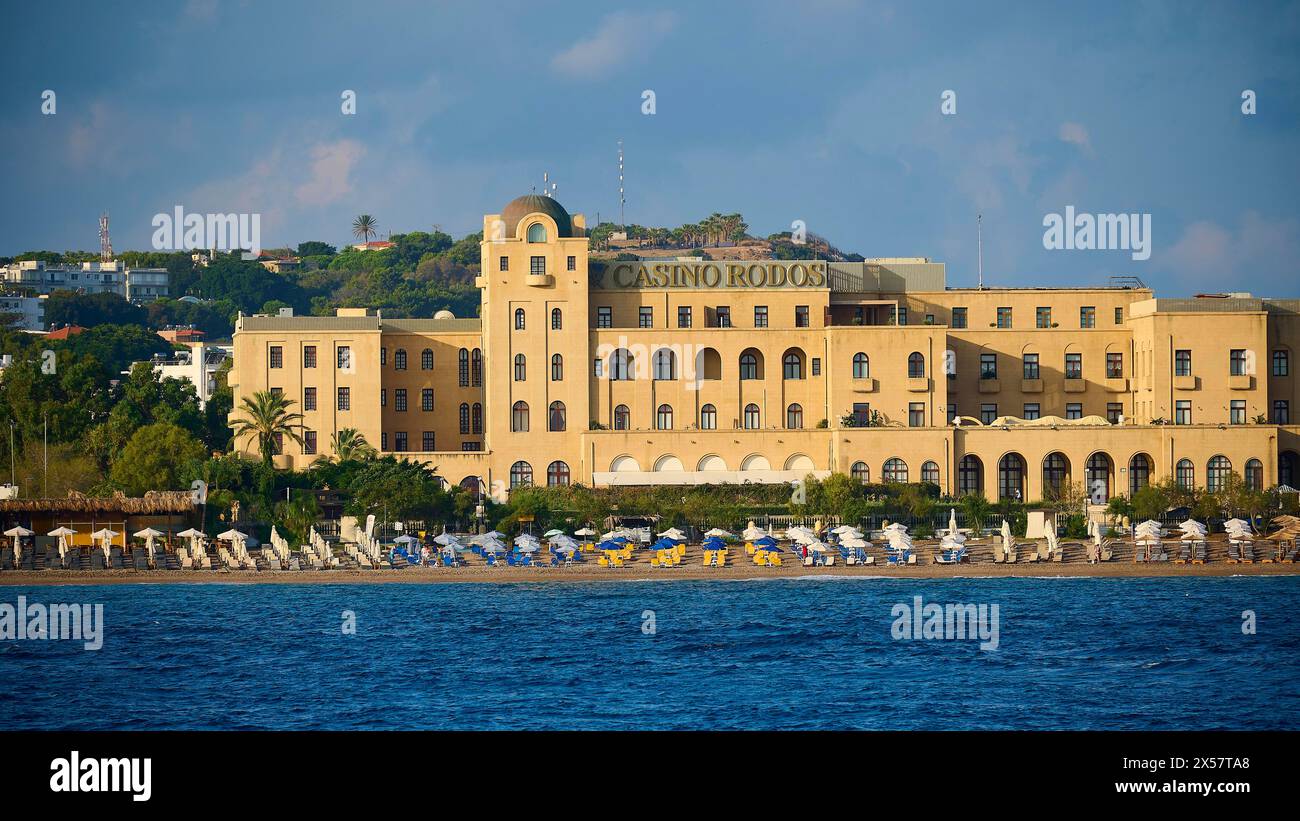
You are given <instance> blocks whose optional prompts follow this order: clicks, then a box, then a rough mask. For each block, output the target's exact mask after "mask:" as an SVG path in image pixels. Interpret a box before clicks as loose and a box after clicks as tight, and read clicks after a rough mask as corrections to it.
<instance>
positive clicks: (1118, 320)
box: [1115, 308, 1124, 325]
mask: <svg viewBox="0 0 1300 821" xmlns="http://www.w3.org/2000/svg"><path fill="white" fill-rule="evenodd" d="M1115 324H1116V325H1123V324H1124V309H1123V308H1116V309H1115Z"/></svg>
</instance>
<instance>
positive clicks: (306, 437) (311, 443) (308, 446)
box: [302, 430, 316, 456]
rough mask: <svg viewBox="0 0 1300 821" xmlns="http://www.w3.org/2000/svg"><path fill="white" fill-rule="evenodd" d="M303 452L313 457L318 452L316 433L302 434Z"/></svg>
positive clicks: (308, 431)
mask: <svg viewBox="0 0 1300 821" xmlns="http://www.w3.org/2000/svg"><path fill="white" fill-rule="evenodd" d="M302 452H303V453H304V454H306V455H307V456H311V455H312V454H313V453H315V452H316V431H314V430H304V431H303V432H302Z"/></svg>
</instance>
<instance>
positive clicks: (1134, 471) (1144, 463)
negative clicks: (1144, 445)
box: [1128, 453, 1151, 495]
mask: <svg viewBox="0 0 1300 821" xmlns="http://www.w3.org/2000/svg"><path fill="white" fill-rule="evenodd" d="M1150 483H1151V457H1150V456H1147V455H1146V454H1145V453H1139V454H1137V455H1136V456H1134V457H1133V458H1132V459H1130V460H1129V461H1128V492H1129V495H1132V494H1134V493H1137V492H1138V491H1139V490H1141V489H1142V488H1144V487H1146V486H1147V485H1148V484H1150Z"/></svg>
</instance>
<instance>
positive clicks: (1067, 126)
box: [1056, 123, 1092, 157]
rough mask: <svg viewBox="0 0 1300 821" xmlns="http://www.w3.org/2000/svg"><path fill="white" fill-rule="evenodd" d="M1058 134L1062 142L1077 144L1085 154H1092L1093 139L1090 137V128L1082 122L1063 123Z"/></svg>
mask: <svg viewBox="0 0 1300 821" xmlns="http://www.w3.org/2000/svg"><path fill="white" fill-rule="evenodd" d="M1056 136H1057V137H1058V138H1060V140H1061V142H1065V143H1069V144H1070V145H1076V146H1078V147H1079V150H1080V151H1082V152H1083V153H1084V154H1086V155H1088V156H1089V157H1091V156H1092V140H1091V139H1090V138H1089V137H1088V129H1086V128H1084V127H1083V125H1081V124H1080V123H1061V128H1060V130H1059V131H1058V132H1057V134H1056Z"/></svg>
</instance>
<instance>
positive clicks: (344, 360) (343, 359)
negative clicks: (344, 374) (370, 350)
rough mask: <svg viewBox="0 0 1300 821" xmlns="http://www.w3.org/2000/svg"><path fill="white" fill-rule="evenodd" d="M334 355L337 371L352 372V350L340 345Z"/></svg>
mask: <svg viewBox="0 0 1300 821" xmlns="http://www.w3.org/2000/svg"><path fill="white" fill-rule="evenodd" d="M335 353H336V354H337V355H338V356H337V358H338V365H339V370H341V371H350V370H352V349H351V348H349V347H348V346H347V345H340V346H339V347H338V350H337V351H336V352H335Z"/></svg>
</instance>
